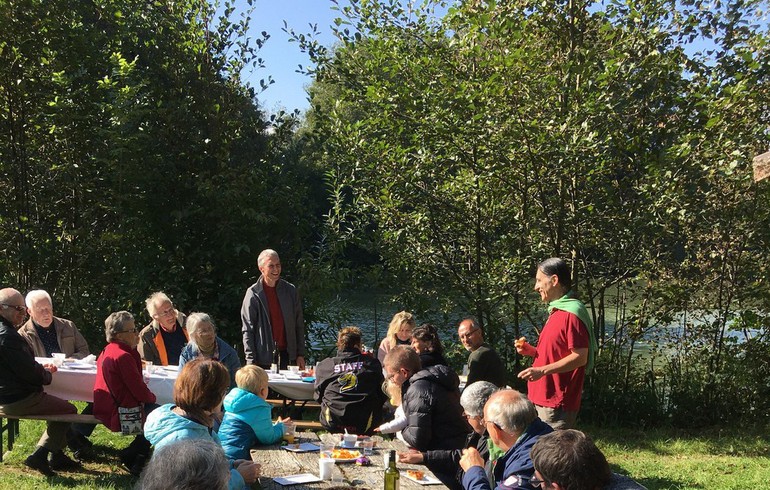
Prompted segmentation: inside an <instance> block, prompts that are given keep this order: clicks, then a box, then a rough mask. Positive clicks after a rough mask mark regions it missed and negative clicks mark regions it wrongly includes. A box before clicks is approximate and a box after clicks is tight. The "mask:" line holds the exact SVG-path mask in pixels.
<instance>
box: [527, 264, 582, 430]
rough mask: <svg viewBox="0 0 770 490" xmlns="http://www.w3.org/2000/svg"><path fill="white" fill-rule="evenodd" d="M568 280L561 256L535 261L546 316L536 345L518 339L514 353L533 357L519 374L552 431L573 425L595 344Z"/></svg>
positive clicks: (567, 273) (569, 278)
mask: <svg viewBox="0 0 770 490" xmlns="http://www.w3.org/2000/svg"><path fill="white" fill-rule="evenodd" d="M571 287H572V278H571V274H570V270H569V266H567V263H566V262H564V260H562V259H559V258H550V259H547V260H545V261H543V262H542V263H540V265H538V267H537V274H536V275H535V291H537V292H538V293H540V298H541V299H542V300H543V302H544V303H547V304H548V310H549V312H550V315H549V317H548V320H547V321H546V323H545V326H544V327H543V330H542V331H541V332H540V338H538V341H537V348H535V347H533V346H532V345H530V344H529V343H527V342H526V340H522V339H519V340H518V341H516V351H517V352H518V353H519V354H521V355H524V356H529V357H534V359H535V360H534V362H533V363H532V367H530V368H527V369H524V370H523V371H521V372H520V373H519V378H521V379H524V380H527V381H528V382H529V383H528V387H527V396H528V397H529V399H530V400H531V401H532V403H534V404H535V407H536V408H537V413H538V416H539V417H540V418H541V419H542V420H543V421H544V422H546V423H548V424H549V425H551V427H553V428H554V429H567V428H572V427H574V426H575V421H576V419H577V413H578V411H579V410H580V398H581V396H582V394H583V381H584V380H585V375H586V371H588V372H590V371H591V369H592V367H593V361H594V355H595V352H596V348H595V345H596V342H595V340H594V338H593V337H594V333H593V322H592V321H591V317H590V315H589V314H588V311H587V310H586V308H585V306H584V305H583V303H581V302H580V301H578V300H576V299H574V298H572V297H571V294H570V289H571Z"/></svg>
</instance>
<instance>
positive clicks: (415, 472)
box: [406, 470, 425, 480]
mask: <svg viewBox="0 0 770 490" xmlns="http://www.w3.org/2000/svg"><path fill="white" fill-rule="evenodd" d="M406 474H407V475H409V476H410V477H411V478H414V479H415V480H422V479H423V478H425V473H424V472H422V471H420V470H406Z"/></svg>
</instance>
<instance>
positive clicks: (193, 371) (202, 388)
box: [144, 359, 260, 490]
mask: <svg viewBox="0 0 770 490" xmlns="http://www.w3.org/2000/svg"><path fill="white" fill-rule="evenodd" d="M229 386H230V375H229V374H228V373H227V368H226V367H224V366H223V365H222V363H220V362H217V361H212V360H211V359H194V360H192V361H190V362H188V363H187V364H185V365H184V367H183V368H182V370H181V371H180V372H179V377H177V379H176V382H175V383H174V403H167V404H165V405H161V406H160V408H157V409H156V410H154V411H153V412H152V413H151V414H149V415H148V416H147V422H146V423H145V424H144V434H145V436H146V437H147V439H148V440H149V441H150V442H151V443H152V444H153V446H155V449H156V450H159V449H161V448H162V447H164V446H166V445H168V444H171V443H174V442H176V441H181V440H184V439H204V440H213V441H214V442H216V443H217V444H220V445H221V443H220V440H219V436H218V435H217V433H216V432H214V430H213V426H214V414H215V413H218V412H220V411H221V410H222V399H223V398H224V397H225V395H226V394H227V390H228V387H229ZM230 463H231V470H230V481H229V483H228V488H230V489H238V490H240V489H244V488H248V485H250V484H251V483H254V482H255V481H256V480H257V477H258V476H259V470H260V467H259V465H258V464H256V463H254V462H252V461H246V460H243V459H236V460H234V461H231V462H230Z"/></svg>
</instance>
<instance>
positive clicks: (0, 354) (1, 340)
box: [0, 288, 79, 476]
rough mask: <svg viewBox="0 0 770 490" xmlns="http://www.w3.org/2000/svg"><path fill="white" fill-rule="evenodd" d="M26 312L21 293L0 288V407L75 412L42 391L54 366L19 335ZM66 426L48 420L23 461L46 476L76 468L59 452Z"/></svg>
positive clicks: (11, 412) (32, 411) (12, 412)
mask: <svg viewBox="0 0 770 490" xmlns="http://www.w3.org/2000/svg"><path fill="white" fill-rule="evenodd" d="M25 313H26V307H25V304H24V297H23V296H22V295H21V293H20V292H18V291H17V290H15V289H12V288H5V289H0V410H2V411H3V412H4V413H6V414H8V415H46V414H70V413H76V411H77V410H76V409H75V406H74V405H72V404H71V403H69V402H67V401H65V400H62V399H60V398H57V397H55V396H51V395H49V394H47V393H46V392H44V391H43V385H48V384H51V379H52V375H53V374H54V373H56V366H54V365H53V364H44V365H43V364H39V363H38V362H37V361H35V356H34V354H33V353H32V349H31V348H30V347H29V345H28V344H27V342H26V341H25V340H24V339H23V338H21V336H20V335H19V332H18V331H17V329H18V328H19V327H20V326H21V324H22V323H23V322H24V317H25ZM69 427H70V424H69V423H66V422H48V423H47V428H46V430H45V432H43V435H42V436H41V437H40V440H39V441H38V443H37V448H36V449H35V452H33V453H32V454H30V455H29V456H28V457H27V459H26V460H24V464H26V465H27V466H29V467H30V468H32V469H34V470H37V471H39V472H40V473H42V474H44V475H46V476H53V475H55V473H54V471H53V470H70V469H75V468H78V467H79V465H78V464H77V463H76V462H75V461H72V460H71V459H70V458H68V457H67V455H65V454H64V452H63V451H62V450H63V449H64V446H65V444H66V436H67V430H68V429H69ZM49 458H50V460H49Z"/></svg>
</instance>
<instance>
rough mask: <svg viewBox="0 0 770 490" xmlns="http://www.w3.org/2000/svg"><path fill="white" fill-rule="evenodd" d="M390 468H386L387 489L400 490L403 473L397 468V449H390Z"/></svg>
mask: <svg viewBox="0 0 770 490" xmlns="http://www.w3.org/2000/svg"><path fill="white" fill-rule="evenodd" d="M388 459H389V461H388V468H387V469H386V470H385V490H398V489H399V481H398V480H399V479H400V478H401V475H400V474H399V473H398V469H397V468H396V451H395V450H393V449H391V450H390V457H389V458H388Z"/></svg>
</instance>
